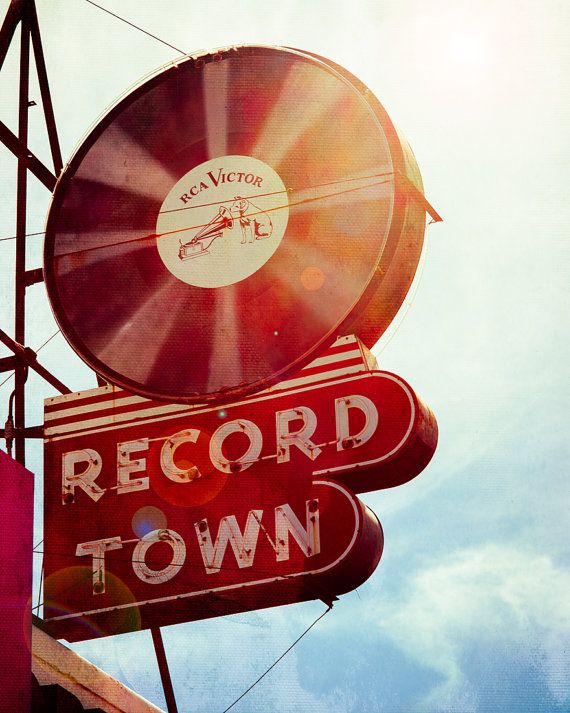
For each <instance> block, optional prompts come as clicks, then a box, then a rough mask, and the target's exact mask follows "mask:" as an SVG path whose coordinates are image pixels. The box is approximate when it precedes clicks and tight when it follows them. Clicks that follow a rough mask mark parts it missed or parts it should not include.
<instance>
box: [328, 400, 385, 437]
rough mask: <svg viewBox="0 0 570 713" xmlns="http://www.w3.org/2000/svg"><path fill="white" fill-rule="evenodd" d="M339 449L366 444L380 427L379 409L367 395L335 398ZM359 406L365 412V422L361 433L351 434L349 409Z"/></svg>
mask: <svg viewBox="0 0 570 713" xmlns="http://www.w3.org/2000/svg"><path fill="white" fill-rule="evenodd" d="M334 407H335V413H336V438H337V444H336V449H337V451H342V450H345V449H346V448H357V447H358V446H362V445H364V444H365V443H366V442H367V441H369V440H370V439H371V438H372V436H373V435H374V434H375V433H376V429H377V428H378V409H377V408H376V406H375V405H374V403H373V402H372V401H371V400H370V399H369V398H367V397H366V396H359V395H356V396H345V397H344V398H342V399H336V400H335V404H334ZM351 408H357V409H359V410H360V411H362V413H363V414H364V418H365V422H364V426H363V427H362V429H361V431H360V433H357V434H356V435H355V436H351V435H350V426H349V423H348V421H349V418H348V410H349V409H351Z"/></svg>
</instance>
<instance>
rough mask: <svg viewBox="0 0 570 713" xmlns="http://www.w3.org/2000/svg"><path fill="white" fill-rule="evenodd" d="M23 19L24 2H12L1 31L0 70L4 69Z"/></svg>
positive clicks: (14, 0)
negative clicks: (17, 28) (7, 55)
mask: <svg viewBox="0 0 570 713" xmlns="http://www.w3.org/2000/svg"><path fill="white" fill-rule="evenodd" d="M21 18H22V0H12V2H11V3H10V7H9V8H8V12H7V13H6V17H5V18H4V22H3V23H2V29H0V69H2V65H3V64H4V60H5V59H6V54H7V53H8V48H9V47H10V44H11V42H12V38H13V37H14V32H15V31H16V27H17V26H18V23H19V22H20V20H21Z"/></svg>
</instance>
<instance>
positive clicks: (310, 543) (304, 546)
mask: <svg viewBox="0 0 570 713" xmlns="http://www.w3.org/2000/svg"><path fill="white" fill-rule="evenodd" d="M305 511H306V522H307V528H306V529H305V528H304V527H303V526H302V525H301V523H300V522H299V518H298V517H297V516H296V515H295V513H294V512H293V510H292V509H291V506H290V505H281V506H279V507H277V508H275V552H276V553H277V561H278V562H282V561H283V560H288V559H289V533H291V534H292V535H293V537H294V538H295V542H296V543H297V544H298V545H299V547H300V548H301V551H302V552H303V554H304V555H305V557H313V556H314V555H318V554H319V552H320V551H321V533H320V527H319V501H318V500H317V499H316V498H315V499H314V500H307V502H306V506H305Z"/></svg>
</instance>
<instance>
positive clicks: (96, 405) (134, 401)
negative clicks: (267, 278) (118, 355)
mask: <svg viewBox="0 0 570 713" xmlns="http://www.w3.org/2000/svg"><path fill="white" fill-rule="evenodd" d="M376 368H377V364H376V359H375V358H374V356H373V355H372V354H371V352H370V351H369V350H368V349H367V348H366V347H365V346H364V345H363V344H362V343H361V342H360V341H359V340H358V339H357V338H356V337H354V336H352V335H351V336H347V337H340V338H339V339H338V340H337V341H336V342H335V343H334V344H333V345H332V346H331V347H329V349H327V350H326V351H325V352H324V353H323V354H322V355H321V356H320V357H318V358H317V359H315V360H314V361H312V362H310V363H309V364H308V365H307V366H306V367H305V368H304V369H301V370H300V371H299V372H298V373H297V374H295V375H294V376H293V377H291V378H289V379H285V380H284V381H282V382H280V383H279V384H276V385H274V386H272V387H270V388H269V389H265V390H264V391H262V392H258V393H257V394H252V395H251V396H249V397H246V398H244V399H243V400H242V401H241V403H243V402H247V401H248V400H249V399H252V398H259V396H260V395H262V394H263V395H273V394H278V393H279V394H280V393H283V392H284V391H288V390H290V389H294V388H297V387H299V386H304V385H308V384H314V383H318V382H321V381H328V380H330V379H335V378H338V377H340V376H347V375H350V374H356V373H358V372H362V371H369V370H371V369H376ZM44 406H45V411H44V423H45V427H44V428H45V430H44V434H45V439H46V440H50V441H53V440H61V439H64V438H71V437H74V436H77V435H80V433H81V434H85V433H89V432H97V431H98V430H107V428H105V427H109V426H110V425H112V426H118V425H124V426H127V425H129V426H130V425H134V424H133V422H136V421H139V420H145V421H147V420H148V419H149V418H153V417H156V418H161V417H162V418H164V417H173V416H176V415H183V414H187V415H190V414H192V413H200V412H202V411H203V410H210V409H212V405H211V404H207V405H206V404H204V405H192V406H189V405H186V404H172V403H165V402H164V401H155V400H150V399H146V398H144V397H142V396H136V395H134V394H132V393H130V392H129V391H126V390H124V389H120V388H119V387H116V386H113V385H107V386H101V387H98V388H95V389H90V390H88V391H79V392H76V393H72V394H64V395H62V396H55V397H51V398H48V399H46V400H45V402H44ZM220 408H223V406H220Z"/></svg>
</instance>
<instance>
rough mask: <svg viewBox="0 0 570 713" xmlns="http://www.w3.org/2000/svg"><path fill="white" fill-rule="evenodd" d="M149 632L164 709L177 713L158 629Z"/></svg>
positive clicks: (169, 712)
mask: <svg viewBox="0 0 570 713" xmlns="http://www.w3.org/2000/svg"><path fill="white" fill-rule="evenodd" d="M150 631H151V633H152V642H153V644H154V651H155V653H156V660H157V662H158V670H159V671H160V680H161V681H162V688H163V690H164V697H165V699H166V708H167V710H168V713H178V707H177V705H176V698H175V697H174V689H173V688H172V679H171V678H170V671H169V670H168V661H167V660H166V652H165V650H164V643H163V641H162V634H161V632H160V628H159V627H156V628H154V629H151V630H150Z"/></svg>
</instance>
